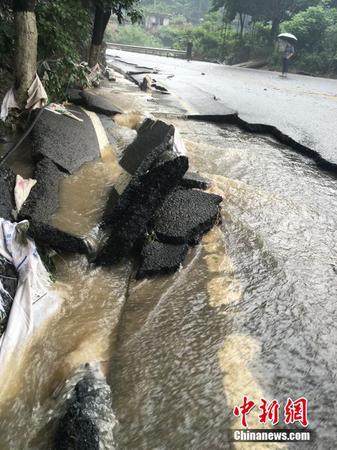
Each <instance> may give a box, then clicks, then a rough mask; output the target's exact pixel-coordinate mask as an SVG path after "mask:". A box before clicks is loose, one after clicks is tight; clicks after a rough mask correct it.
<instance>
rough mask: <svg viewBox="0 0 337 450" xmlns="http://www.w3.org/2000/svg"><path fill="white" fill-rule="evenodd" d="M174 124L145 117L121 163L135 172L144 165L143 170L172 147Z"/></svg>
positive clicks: (131, 172) (132, 172)
mask: <svg viewBox="0 0 337 450" xmlns="http://www.w3.org/2000/svg"><path fill="white" fill-rule="evenodd" d="M174 131H175V129H174V126H173V125H168V124H167V123H165V122H162V121H161V120H156V121H154V120H152V119H145V120H144V122H143V123H142V125H141V126H140V128H139V130H138V134H137V137H136V139H135V140H134V141H133V142H132V143H131V144H130V145H129V146H128V147H127V148H126V150H125V152H124V155H123V157H122V158H121V160H120V165H121V167H123V169H124V170H126V171H127V172H129V173H130V174H134V173H135V172H136V170H137V169H138V168H139V167H140V166H141V165H142V167H143V171H146V170H147V168H148V167H149V166H150V165H151V163H153V161H154V160H155V159H156V158H158V157H159V156H160V155H161V154H162V153H163V152H164V151H165V150H167V149H169V148H170V147H172V139H173V137H174Z"/></svg>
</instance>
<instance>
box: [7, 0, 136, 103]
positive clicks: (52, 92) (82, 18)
mask: <svg viewBox="0 0 337 450" xmlns="http://www.w3.org/2000/svg"><path fill="white" fill-rule="evenodd" d="M137 3H138V0H53V1H51V0H2V1H1V2H0V55H1V58H0V83H1V85H0V98H1V97H2V96H3V94H4V93H5V92H6V91H7V90H8V88H9V87H10V86H11V85H13V84H14V81H15V87H16V90H15V94H16V98H17V100H18V98H19V97H20V95H19V92H18V91H19V90H18V88H17V86H20V85H21V82H22V78H24V77H23V75H24V74H25V73H27V72H26V70H25V68H27V69H28V68H34V69H33V71H32V72H33V74H29V75H28V78H29V79H28V80H25V86H24V87H23V89H22V90H23V94H24V96H23V97H26V98H27V90H28V87H29V85H30V83H31V81H32V79H33V78H32V76H31V75H33V76H35V70H36V68H37V71H38V74H39V75H40V78H43V82H44V85H45V87H46V89H47V92H48V95H49V98H50V100H53V101H62V100H64V99H65V98H66V90H67V88H68V87H69V86H71V85H76V84H77V85H80V86H84V85H85V80H86V78H85V71H84V69H83V67H82V66H80V65H79V63H80V62H81V61H87V60H88V56H89V49H90V54H91V56H93V58H92V66H94V65H95V64H96V63H97V61H98V58H99V57H100V50H101V44H102V40H103V35H104V31H105V27H106V24H107V21H108V20H109V18H110V16H111V15H114V16H115V17H116V18H117V19H118V21H119V22H122V21H123V20H124V18H125V17H128V18H129V19H130V20H131V21H135V20H137V19H139V17H140V14H139V11H138V9H137V8H136V6H137ZM22 11H27V12H28V11H29V12H30V13H31V14H32V16H33V17H34V19H32V18H30V19H29V20H31V23H30V26H31V25H32V24H33V23H34V21H35V17H36V25H35V24H34V25H33V28H35V29H36V28H37V34H38V39H37V35H36V32H34V33H33V34H34V36H32V33H31V35H28V34H26V35H25V34H24V31H23V30H26V29H28V27H27V26H25V24H24V22H25V21H27V20H28V19H27V17H28V16H27V15H26V16H22V15H20V12H22ZM100 15H101V16H102V17H103V20H101V17H100ZM97 17H98V20H96V19H97ZM94 18H95V20H94ZM16 19H17V20H20V21H21V22H20V23H21V25H22V26H20V27H19V28H20V33H21V34H20V36H18V35H16V32H17V31H18V28H17V29H16V27H15V20H16ZM105 21H106V22H105ZM30 29H31V28H30ZM33 37H34V39H32V38H33ZM18 38H19V40H20V49H24V50H23V51H22V53H20V54H19V56H18V52H17V48H15V47H16V42H18ZM35 38H36V39H35ZM36 42H37V52H36V51H35V50H34V48H35V46H36ZM93 44H95V45H93ZM93 47H95V48H94V50H95V52H92V48H93ZM29 48H33V51H32V52H29V51H27V49H29ZM36 53H37V58H36ZM23 55H26V57H23ZM27 55H29V57H30V58H32V60H31V61H25V59H27ZM18 68H19V69H20V70H19V71H18ZM13 69H14V70H13ZM13 72H14V73H13ZM18 72H20V73H18ZM26 84H28V87H27V85H26ZM19 103H20V105H21V101H20V102H19ZM24 104H25V98H23V103H22V105H24Z"/></svg>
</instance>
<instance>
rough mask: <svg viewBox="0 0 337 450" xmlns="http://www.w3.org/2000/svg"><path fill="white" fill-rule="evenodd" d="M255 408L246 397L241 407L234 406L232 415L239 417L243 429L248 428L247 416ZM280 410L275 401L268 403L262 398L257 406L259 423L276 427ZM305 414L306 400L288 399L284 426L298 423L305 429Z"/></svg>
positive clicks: (306, 412)
mask: <svg viewBox="0 0 337 450" xmlns="http://www.w3.org/2000/svg"><path fill="white" fill-rule="evenodd" d="M256 406H257V405H256V404H255V403H254V402H253V401H252V400H249V399H248V397H247V396H246V395H245V396H244V397H243V402H242V405H239V406H235V408H234V410H233V414H234V416H236V417H241V424H242V426H243V427H245V428H247V427H248V423H247V416H248V415H249V413H250V412H251V411H252V410H253V409H254V408H255V407H256ZM280 408H281V406H280V404H279V402H278V401H277V400H275V399H274V400H272V401H271V402H270V403H268V402H267V400H265V399H264V398H262V399H261V402H260V404H259V410H260V411H261V413H260V414H259V421H260V423H263V424H266V423H268V422H270V423H271V424H272V425H277V424H278V423H279V421H280ZM307 414H308V408H307V399H306V398H304V397H300V398H298V399H297V400H295V401H293V400H292V399H291V398H288V400H287V403H286V405H285V407H284V411H283V416H284V423H285V424H293V423H296V422H299V423H300V424H301V425H302V426H303V427H307V426H308V424H309V422H308V417H307Z"/></svg>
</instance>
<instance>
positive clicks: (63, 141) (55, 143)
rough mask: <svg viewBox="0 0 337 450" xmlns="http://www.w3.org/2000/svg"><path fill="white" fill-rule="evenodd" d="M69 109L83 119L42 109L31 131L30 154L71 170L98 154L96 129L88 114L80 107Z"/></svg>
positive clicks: (65, 169)
mask: <svg viewBox="0 0 337 450" xmlns="http://www.w3.org/2000/svg"><path fill="white" fill-rule="evenodd" d="M72 111H73V112H74V113H75V114H76V115H77V116H78V117H80V118H81V119H83V122H77V121H75V120H69V118H68V117H67V116H64V115H57V114H54V113H52V112H50V111H43V113H42V115H41V117H40V120H39V121H38V122H37V123H36V125H35V127H34V129H33V131H32V146H33V157H34V158H35V160H40V159H42V158H43V157H48V158H50V159H51V160H52V161H53V162H54V163H55V164H57V165H58V166H59V167H61V168H62V169H63V170H64V171H66V172H69V173H73V172H75V171H76V170H78V169H79V168H80V167H81V166H82V165H83V164H84V163H86V162H88V161H92V160H94V159H97V158H99V157H100V149H99V144H98V141H97V137H96V132H95V129H94V127H93V124H92V122H91V119H90V118H89V117H88V115H87V114H86V113H85V112H84V111H82V110H81V109H79V108H78V109H76V110H75V111H74V108H72Z"/></svg>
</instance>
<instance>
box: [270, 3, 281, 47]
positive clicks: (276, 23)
mask: <svg viewBox="0 0 337 450" xmlns="http://www.w3.org/2000/svg"><path fill="white" fill-rule="evenodd" d="M280 23H281V8H280V0H273V15H272V26H271V39H272V41H275V39H276V36H277V35H278V34H279V30H280Z"/></svg>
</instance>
